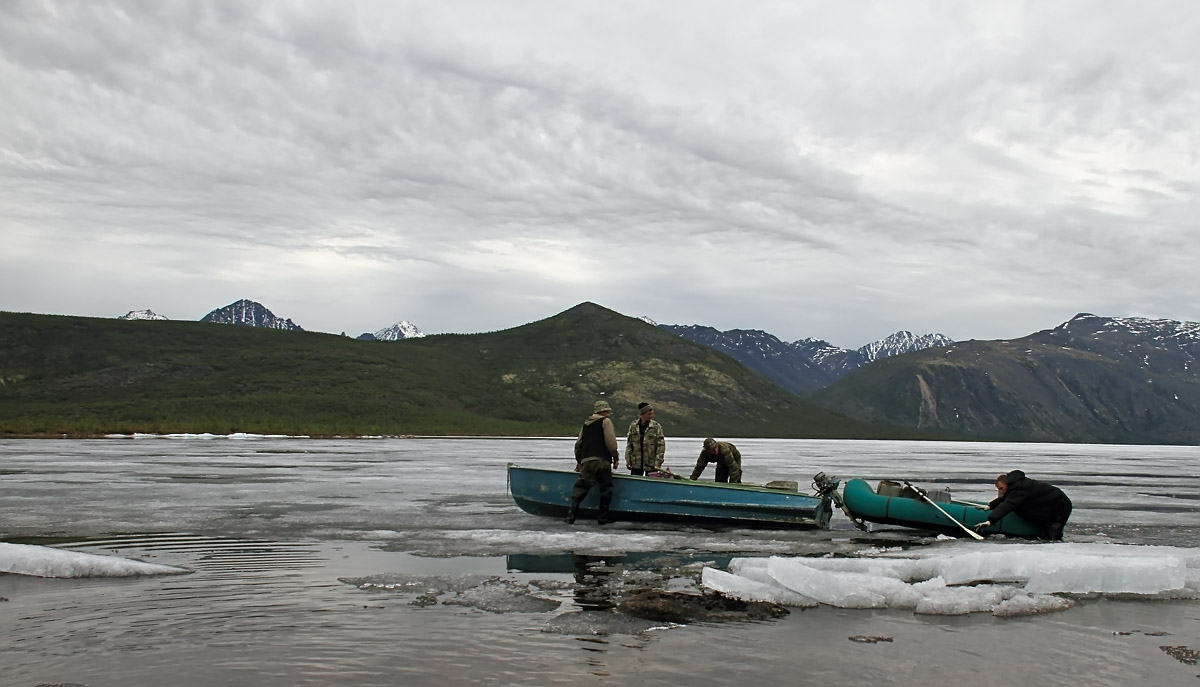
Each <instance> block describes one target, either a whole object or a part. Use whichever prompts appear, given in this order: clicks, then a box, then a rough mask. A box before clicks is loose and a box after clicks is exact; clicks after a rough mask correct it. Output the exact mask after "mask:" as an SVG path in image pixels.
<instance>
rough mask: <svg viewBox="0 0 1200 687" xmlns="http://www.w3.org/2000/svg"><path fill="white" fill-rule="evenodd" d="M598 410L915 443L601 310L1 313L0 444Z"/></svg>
mask: <svg viewBox="0 0 1200 687" xmlns="http://www.w3.org/2000/svg"><path fill="white" fill-rule="evenodd" d="M598 398H607V399H608V400H609V401H610V402H611V403H612V405H613V408H614V420H615V421H616V423H617V425H618V428H619V429H620V430H623V429H624V428H625V427H626V426H627V424H628V423H629V422H630V421H632V420H633V419H634V416H635V413H636V405H637V403H638V402H639V401H642V400H649V401H651V402H653V403H654V404H655V406H656V408H657V416H656V417H657V419H658V420H659V421H661V422H662V423H663V425H664V427H666V428H667V431H668V434H669V435H675V436H689V435H690V436H702V435H707V434H712V435H716V436H727V437H734V436H762V437H796V438H800V437H860V438H912V437H915V436H918V434H917V433H916V432H913V431H912V430H894V429H887V428H881V427H877V426H873V425H869V424H866V423H864V422H861V421H857V420H852V419H850V418H847V417H845V416H843V415H840V414H837V413H835V412H832V411H829V410H825V409H823V408H820V407H818V406H815V405H812V404H810V403H808V402H806V401H804V400H802V399H800V398H798V397H796V396H794V395H792V394H790V393H788V392H787V391H785V390H783V389H781V388H779V387H778V386H776V385H774V384H773V383H771V382H770V381H768V380H767V379H765V378H764V377H761V376H760V375H757V374H755V373H753V372H751V371H750V370H748V369H746V368H745V367H744V366H742V365H741V364H740V363H737V362H736V361H734V360H732V359H731V358H729V357H727V356H725V355H723V354H720V353H718V352H716V351H714V350H712V349H711V348H708V347H705V346H701V345H698V344H693V343H691V342H689V341H686V340H684V339H682V338H680V337H677V336H675V335H672V334H670V333H668V332H663V331H660V330H659V329H658V328H656V327H654V326H652V325H650V324H647V323H645V322H642V321H641V320H638V319H634V318H630V317H625V316H623V315H620V314H618V313H615V312H613V311H611V310H607V309H605V308H602V307H600V306H597V305H594V304H591V303H584V304H581V305H579V306H576V307H574V308H572V309H570V310H567V311H565V312H563V313H560V314H559V315H556V316H554V317H551V318H548V319H545V320H541V321H538V322H534V323H531V324H527V325H524V326H521V327H516V328H513V329H509V330H505V331H500V332H493V333H487V334H469V335H467V334H446V335H438V336H429V337H425V338H419V339H408V340H403V341H398V342H381V341H370V342H369V341H358V340H354V339H350V338H347V337H344V336H335V335H329V334H318V333H312V332H288V331H278V330H270V329H262V328H254V327H241V326H232V325H218V324H209V323H201V322H181V321H125V320H115V319H111V320H110V319H99V318H83V317H69V316H55V315H36V314H21V313H0V436H29V435H36V436H45V435H57V434H66V435H72V436H79V435H96V434H110V433H131V432H147V433H172V432H197V433H198V432H211V433H216V434H226V433H230V432H252V433H279V434H293V435H313V436H334V435H340V436H348V435H375V434H382V435H400V434H421V435H510V436H521V435H525V436H565V435H573V434H574V433H575V431H576V429H577V427H578V425H579V423H580V422H581V421H582V420H583V419H584V418H585V417H586V415H587V414H588V412H589V411H590V409H591V405H592V402H593V401H594V400H596V399H598Z"/></svg>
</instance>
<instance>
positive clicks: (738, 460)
mask: <svg viewBox="0 0 1200 687" xmlns="http://www.w3.org/2000/svg"><path fill="white" fill-rule="evenodd" d="M709 463H716V464H717V465H719V466H722V467H724V468H725V469H726V470H729V481H730V482H733V483H738V482H741V481H742V452H741V451H739V450H737V447H736V446H734V445H733V444H731V443H729V442H728V441H718V442H717V454H716V455H713V454H711V453H709V452H708V451H707V450H706V449H700V457H699V458H697V459H696V469H695V470H692V477H691V479H694V480H695V479H700V473H702V472H704V468H706V467H708V464H709Z"/></svg>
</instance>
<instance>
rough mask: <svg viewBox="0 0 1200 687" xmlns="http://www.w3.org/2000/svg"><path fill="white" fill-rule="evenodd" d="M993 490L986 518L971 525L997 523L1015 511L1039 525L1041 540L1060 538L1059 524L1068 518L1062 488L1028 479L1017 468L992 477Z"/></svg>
mask: <svg viewBox="0 0 1200 687" xmlns="http://www.w3.org/2000/svg"><path fill="white" fill-rule="evenodd" d="M996 491H998V492H1000V495H999V496H997V497H996V499H994V500H993V501H992V502H991V503H989V504H988V507H987V510H990V511H991V513H989V514H988V519H987V520H984V521H983V522H981V523H979V524H978V525H976V526H975V529H977V530H981V529H984V528H986V527H989V526H991V525H994V524H996V523H998V522H1000V520H1001V518H1003V517H1004V516H1006V515H1008V514H1009V513H1016V514H1017V515H1019V516H1021V517H1022V518H1025V519H1026V520H1028V521H1029V522H1031V523H1033V524H1035V525H1037V526H1038V527H1040V528H1041V530H1042V531H1041V535H1040V538H1041V539H1049V540H1051V541H1058V540H1060V539H1062V538H1063V527H1065V526H1066V524H1067V520H1068V519H1069V518H1070V517H1071V509H1072V506H1071V499H1069V498H1067V495H1066V494H1064V493H1063V491H1062V489H1059V488H1058V487H1056V486H1054V485H1053V484H1050V483H1049V482H1040V481H1038V480H1036V479H1030V478H1029V477H1026V476H1025V473H1024V472H1022V471H1020V470H1013V471H1012V472H1010V473H1008V474H1007V475H1001V476H1000V477H997V478H996Z"/></svg>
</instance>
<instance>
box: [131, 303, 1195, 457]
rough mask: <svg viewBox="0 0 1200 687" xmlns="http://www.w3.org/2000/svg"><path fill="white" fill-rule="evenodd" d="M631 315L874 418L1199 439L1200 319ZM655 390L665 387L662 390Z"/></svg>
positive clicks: (976, 428) (966, 431)
mask: <svg viewBox="0 0 1200 687" xmlns="http://www.w3.org/2000/svg"><path fill="white" fill-rule="evenodd" d="M234 305H237V304H234ZM253 305H257V304H253ZM585 305H588V306H590V307H592V308H598V309H599V310H601V311H604V312H609V311H605V310H604V309H602V308H599V306H594V305H592V304H585ZM259 307H261V306H259ZM253 310H254V308H253V307H247V306H245V305H243V306H242V307H241V308H240V310H238V312H242V313H249V314H247V316H245V317H243V318H241V321H242V322H243V323H245V324H251V323H258V322H272V321H273V320H271V319H270V318H268V317H266V316H265V315H261V314H260V315H253ZM263 310H265V308H264V309H263ZM574 311H575V309H572V310H571V311H567V313H573V312H574ZM217 312H220V311H214V313H217ZM266 312H267V313H268V314H269V311H266ZM133 315H134V313H130V316H127V317H130V318H131V319H132V318H133V317H132V316H133ZM563 315H566V313H564V314H563ZM614 315H615V314H614ZM152 316H153V313H149V312H148V311H147V313H144V314H141V315H139V316H138V317H139V318H141V319H146V318H151V317H152ZM228 319H229V318H226V321H227V320H228ZM553 319H554V318H551V320H553ZM638 319H639V320H642V322H641V324H646V326H651V327H653V328H656V329H657V330H659V331H662V332H664V333H668V334H671V335H673V336H674V337H676V338H677V339H684V340H686V341H688V342H689V343H695V344H700V345H702V346H704V347H707V348H711V349H713V350H716V351H719V352H721V353H723V354H725V355H727V356H729V357H730V358H733V359H734V360H737V361H738V362H740V363H741V364H742V365H744V366H745V367H746V368H748V369H750V370H752V371H754V372H756V373H758V374H759V375H762V376H763V377H765V378H766V379H768V380H770V381H771V382H773V383H774V384H776V385H778V386H779V387H782V388H783V389H785V390H787V391H789V392H791V393H792V394H795V395H797V396H801V397H803V398H805V399H806V400H809V401H812V402H813V403H815V404H817V405H818V406H821V407H823V408H826V409H829V410H832V411H835V412H838V413H841V414H843V415H845V416H848V417H851V418H855V419H857V420H860V421H862V422H865V423H870V424H871V425H873V426H890V427H894V428H897V429H905V430H911V431H916V432H931V433H934V434H935V435H938V436H944V437H948V436H954V437H961V438H970V439H985V440H1015V441H1048V442H1080V443H1145V444H1153V443H1163V444H1178V443H1184V444H1200V378H1198V375H1200V371H1198V370H1197V363H1196V358H1197V356H1198V355H1200V324H1197V323H1194V322H1182V321H1176V320H1167V319H1147V318H1137V317H1105V316H1099V315H1095V314H1091V313H1080V314H1078V315H1076V316H1075V317H1073V318H1071V319H1070V320H1069V321H1067V322H1064V323H1062V324H1060V325H1058V326H1056V327H1053V328H1051V329H1046V330H1042V331H1038V332H1035V333H1033V334H1030V335H1028V336H1026V337H1022V338H1018V339H1012V340H1005V341H977V340H971V341H966V342H954V341H951V340H950V339H948V338H947V337H945V336H942V335H940V334H930V335H924V336H916V335H913V334H912V333H910V332H907V331H901V332H897V333H896V334H894V335H892V336H890V337H888V338H887V339H885V340H883V341H880V342H876V343H873V344H868V345H867V346H864V347H862V348H859V349H857V350H847V349H840V348H837V347H834V346H832V345H830V344H829V343H827V342H825V341H822V340H818V339H802V340H799V341H794V342H791V343H787V342H784V341H781V340H780V339H778V338H777V337H775V336H773V335H771V334H769V333H767V332H764V331H761V330H731V331H724V332H722V331H718V330H716V329H714V328H712V327H706V326H701V325H686V326H684V325H659V324H655V323H653V322H652V321H650V320H648V318H644V317H643V318H638ZM276 320H278V318H276ZM217 321H222V320H217ZM288 322H290V321H288V320H284V321H283V323H284V326H286V324H287V323H288ZM406 324H408V323H406V322H401V323H398V324H397V325H395V326H394V327H393V328H392V329H394V330H395V336H397V337H398V338H401V336H400V335H401V334H403V337H402V338H406V339H407V338H414V337H416V336H417V334H413V333H411V332H405V331H404V325H406ZM254 326H263V325H261V324H255V325H254ZM277 326H278V325H277ZM414 329H415V328H414ZM517 329H518V330H520V329H521V328H517ZM418 331H419V330H418ZM388 332H389V330H381V332H378V333H376V334H374V335H364V337H360V338H367V337H370V338H386V337H387V336H390V335H391V334H390V333H388ZM455 336H462V335H455ZM434 338H440V337H434ZM615 342H617V343H621V344H623V345H628V344H630V343H631V341H630V340H627V339H620V338H618V339H616V340H615ZM538 348H545V346H544V345H542V344H539V346H538ZM668 357H669V356H668ZM527 364H528V366H529V369H530V370H534V369H537V368H538V365H539V363H538V362H537V356H536V355H534V354H532V353H530V354H528V363H527ZM547 383H551V382H549V381H547ZM553 383H557V382H553ZM664 384H665V382H664ZM659 393H661V394H663V395H664V396H667V397H669V396H670V395H671V392H670V390H669V389H667V388H666V387H664V388H663V389H661V391H660V392H659ZM647 398H649V396H647ZM681 408H682V406H681Z"/></svg>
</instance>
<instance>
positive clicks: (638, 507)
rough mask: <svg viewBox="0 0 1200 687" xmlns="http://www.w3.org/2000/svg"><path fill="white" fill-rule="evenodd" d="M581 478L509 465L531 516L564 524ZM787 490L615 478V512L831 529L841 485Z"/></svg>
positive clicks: (589, 505) (592, 513) (586, 503)
mask: <svg viewBox="0 0 1200 687" xmlns="http://www.w3.org/2000/svg"><path fill="white" fill-rule="evenodd" d="M578 476H579V475H578V474H577V473H575V472H573V471H570V470H551V469H547V468H534V467H524V466H521V465H517V464H515V463H509V464H508V489H509V493H511V494H512V497H513V501H515V502H516V504H517V506H519V507H520V508H521V510H523V511H525V512H526V513H532V514H533V515H543V516H551V517H557V518H562V517H564V516H566V514H567V511H568V509H569V508H570V505H571V488H572V487H574V486H575V480H576V479H577V478H578ZM782 484H783V486H781V487H779V488H776V487H767V486H758V485H752V484H724V483H720V482H702V481H692V480H689V479H681V478H674V479H672V478H669V477H668V478H664V477H640V476H635V475H623V474H617V473H614V474H613V499H612V503H611V504H610V506H609V512H610V514H611V517H612V518H614V519H615V520H626V521H644V522H670V523H692V524H699V525H716V526H733V527H767V528H777V529H820V528H827V527H829V518H830V517H831V516H832V513H833V502H832V497H831V494H835V493H836V490H837V484H838V483H837V481H836V480H834V479H831V478H828V477H825V475H824V473H822V474H819V475H817V477H816V478H814V480H813V484H814V487H815V488H816V489H817V494H816V495H810V494H805V493H803V492H800V491H797V490H796V488H795V484H796V483H795V482H787V483H782ZM598 491H599V490H598V489H596V488H593V489H592V490H591V492H590V493H589V494H588V495H587V498H585V499H584V500H583V503H582V504H580V509H579V517H580V519H586V518H595V517H596V515H597V509H598V507H599V501H600V496H599V493H598Z"/></svg>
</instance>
